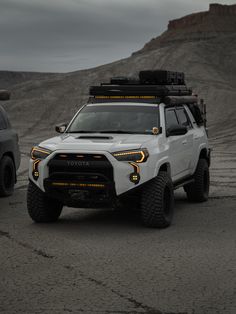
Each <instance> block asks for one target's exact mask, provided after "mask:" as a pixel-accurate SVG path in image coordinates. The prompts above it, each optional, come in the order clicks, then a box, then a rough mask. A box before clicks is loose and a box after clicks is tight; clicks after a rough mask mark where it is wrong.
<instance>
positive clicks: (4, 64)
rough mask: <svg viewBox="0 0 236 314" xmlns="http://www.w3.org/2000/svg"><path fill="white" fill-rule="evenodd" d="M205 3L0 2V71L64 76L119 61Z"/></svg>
mask: <svg viewBox="0 0 236 314" xmlns="http://www.w3.org/2000/svg"><path fill="white" fill-rule="evenodd" d="M210 2H214V1H208V0H0V70H16V71H41V72H69V71H75V70H78V69H85V68H90V67H93V66H96V65H101V64H105V63H109V62H111V61H115V60H118V59H121V58H125V57H128V56H130V54H131V53H132V52H134V51H136V50H138V49H140V48H142V47H143V45H144V44H145V43H146V42H147V41H149V40H150V39H151V38H153V37H156V36H158V35H159V34H161V33H162V32H163V31H164V30H165V29H166V27H167V24H168V21H169V20H170V19H174V18H178V17H182V16H184V15H186V14H190V13H193V12H198V11H205V10H208V6H209V3H210ZM215 2H218V3H224V4H233V3H236V0H232V1H231V0H225V1H220V0H218V1H215Z"/></svg>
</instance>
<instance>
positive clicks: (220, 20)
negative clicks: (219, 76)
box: [138, 3, 236, 53]
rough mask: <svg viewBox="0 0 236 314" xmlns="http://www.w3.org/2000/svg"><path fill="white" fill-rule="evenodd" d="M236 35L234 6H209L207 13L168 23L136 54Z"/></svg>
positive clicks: (235, 8) (191, 15) (194, 14)
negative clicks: (230, 34) (161, 31)
mask: <svg viewBox="0 0 236 314" xmlns="http://www.w3.org/2000/svg"><path fill="white" fill-rule="evenodd" d="M227 33H236V4H234V5H221V4H217V3H213V4H210V7H209V11H205V12H199V13H193V14H190V15H187V16H184V17H182V18H179V19H175V20H172V21H170V22H169V25H168V29H167V30H166V31H165V32H164V33H163V34H162V35H161V36H159V37H156V38H153V39H152V40H151V41H150V42H148V43H147V44H146V45H145V46H144V47H143V49H141V50H140V51H138V53H140V52H143V51H146V50H153V49H156V48H158V47H163V46H165V45H170V44H174V43H176V42H179V41H197V40H204V39H211V38H215V37H217V36H219V35H220V34H227Z"/></svg>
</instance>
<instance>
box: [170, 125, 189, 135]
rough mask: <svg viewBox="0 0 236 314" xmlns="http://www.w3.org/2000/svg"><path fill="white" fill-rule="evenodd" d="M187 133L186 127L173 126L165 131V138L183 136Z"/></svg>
mask: <svg viewBox="0 0 236 314" xmlns="http://www.w3.org/2000/svg"><path fill="white" fill-rule="evenodd" d="M187 132H188V129H187V128H186V126H180V125H174V126H171V127H170V128H168V129H167V130H166V136H177V135H184V134H186V133H187Z"/></svg>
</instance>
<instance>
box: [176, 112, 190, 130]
mask: <svg viewBox="0 0 236 314" xmlns="http://www.w3.org/2000/svg"><path fill="white" fill-rule="evenodd" d="M176 113H177V117H178V120H179V123H180V125H182V126H186V127H187V128H188V129H190V128H192V124H191V122H190V120H189V117H188V114H187V112H186V111H185V109H184V108H177V110H176Z"/></svg>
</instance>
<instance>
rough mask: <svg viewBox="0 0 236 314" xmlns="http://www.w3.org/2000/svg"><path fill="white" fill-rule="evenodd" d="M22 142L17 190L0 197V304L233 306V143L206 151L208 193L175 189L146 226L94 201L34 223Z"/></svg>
mask: <svg viewBox="0 0 236 314" xmlns="http://www.w3.org/2000/svg"><path fill="white" fill-rule="evenodd" d="M37 140H38V139H37V138H36V137H35V138H34V142H37ZM212 144H213V145H214V143H212ZM29 149H30V148H29V144H28V143H26V142H25V143H24V142H23V143H22V163H21V168H20V169H19V179H18V183H17V185H16V191H15V193H14V195H13V196H11V197H9V198H2V199H1V201H0V246H1V269H0V291H1V292H0V313H5V314H14V313H117V314H118V313H149V314H151V313H156V314H160V313H165V314H167V313H168V314H170V313H172V314H177V313H178V314H181V313H182V314H183V313H187V314H217V313H218V314H235V313H236V301H235V300H236V295H235V287H236V280H235V278H236V267H235V265H236V246H235V239H236V193H235V190H236V154H235V151H234V150H233V149H231V150H230V149H225V148H224V147H223V146H222V147H221V146H219V145H218V146H216V147H215V149H214V151H213V160H212V165H211V182H212V183H211V193H210V199H209V201H208V202H206V203H202V204H190V203H188V202H187V200H186V197H185V194H184V193H183V192H182V191H181V190H179V191H177V192H176V193H175V203H176V204H175V208H176V212H175V218H174V222H173V225H172V226H171V227H170V228H168V229H165V230H154V229H147V228H144V227H143V226H142V225H141V223H140V220H139V217H138V215H137V214H134V213H129V212H128V213H117V212H114V211H110V210H92V209H89V210H85V209H69V208H65V209H64V211H63V215H62V217H61V219H60V220H59V221H58V222H57V223H55V224H35V223H33V222H32V221H31V220H30V218H29V216H28V214H27V208H26V188H27V182H28V178H27V172H28V153H29Z"/></svg>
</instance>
